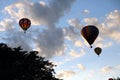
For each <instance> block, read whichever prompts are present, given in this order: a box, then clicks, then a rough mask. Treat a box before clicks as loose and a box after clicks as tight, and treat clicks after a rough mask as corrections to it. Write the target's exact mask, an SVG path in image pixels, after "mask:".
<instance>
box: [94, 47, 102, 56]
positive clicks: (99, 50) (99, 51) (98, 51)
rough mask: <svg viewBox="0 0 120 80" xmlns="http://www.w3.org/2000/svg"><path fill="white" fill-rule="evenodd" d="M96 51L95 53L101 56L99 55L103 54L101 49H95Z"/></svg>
mask: <svg viewBox="0 0 120 80" xmlns="http://www.w3.org/2000/svg"><path fill="white" fill-rule="evenodd" d="M94 51H95V53H96V54H97V55H98V56H99V55H100V54H101V52H102V49H101V48H100V47H96V48H95V49H94Z"/></svg>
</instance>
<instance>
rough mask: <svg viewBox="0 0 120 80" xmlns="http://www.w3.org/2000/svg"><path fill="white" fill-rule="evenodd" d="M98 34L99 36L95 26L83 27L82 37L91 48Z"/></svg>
mask: <svg viewBox="0 0 120 80" xmlns="http://www.w3.org/2000/svg"><path fill="white" fill-rule="evenodd" d="M98 34H99V30H98V28H97V27H96V26H94V25H87V26H85V27H83V28H82V30H81V35H82V36H83V37H84V38H85V39H86V41H87V42H88V43H89V45H90V46H91V48H92V44H93V43H94V41H95V39H96V38H97V36H98Z"/></svg>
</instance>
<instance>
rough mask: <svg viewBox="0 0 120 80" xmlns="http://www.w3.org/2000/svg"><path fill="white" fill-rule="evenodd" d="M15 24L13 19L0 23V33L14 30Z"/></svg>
mask: <svg viewBox="0 0 120 80" xmlns="http://www.w3.org/2000/svg"><path fill="white" fill-rule="evenodd" d="M13 24H14V21H13V20H12V19H4V21H1V22H0V31H6V30H9V31H10V30H13V29H14V26H13Z"/></svg>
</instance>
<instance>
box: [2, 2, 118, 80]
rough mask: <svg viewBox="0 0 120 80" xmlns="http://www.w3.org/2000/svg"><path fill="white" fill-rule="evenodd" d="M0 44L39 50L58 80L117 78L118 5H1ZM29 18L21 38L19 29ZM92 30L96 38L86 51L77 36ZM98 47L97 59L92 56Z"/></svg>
mask: <svg viewBox="0 0 120 80" xmlns="http://www.w3.org/2000/svg"><path fill="white" fill-rule="evenodd" d="M0 3H1V5H0V43H6V44H8V45H9V46H10V47H18V46H21V47H22V48H23V50H27V51H32V50H36V51H39V55H40V56H43V57H45V58H46V59H49V60H50V61H52V62H53V63H54V64H55V65H57V66H56V67H55V68H54V69H55V72H56V74H55V76H56V77H58V78H60V79H64V80H74V79H75V80H108V78H110V77H115V78H117V77H120V49H119V48H120V24H119V23H120V5H119V3H120V0H1V1H0ZM21 18H29V19H30V20H31V27H30V28H29V29H28V30H27V32H26V34H25V33H24V31H23V30H22V29H21V27H20V26H19V20H20V19H21ZM86 25H95V26H96V27H97V28H98V29H99V35H98V37H97V39H96V40H95V42H94V43H93V44H92V46H93V48H90V46H89V44H88V43H87V41H86V40H85V39H84V38H83V37H82V35H81V29H82V28H83V27H84V26H86ZM95 47H101V48H102V52H101V54H100V56H98V55H96V54H95V52H94V48H95Z"/></svg>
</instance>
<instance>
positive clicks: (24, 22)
mask: <svg viewBox="0 0 120 80" xmlns="http://www.w3.org/2000/svg"><path fill="white" fill-rule="evenodd" d="M19 25H20V27H21V28H22V29H23V30H24V33H26V30H27V29H28V28H29V27H30V25H31V21H30V20H29V19H28V18H22V19H20V21H19Z"/></svg>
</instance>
